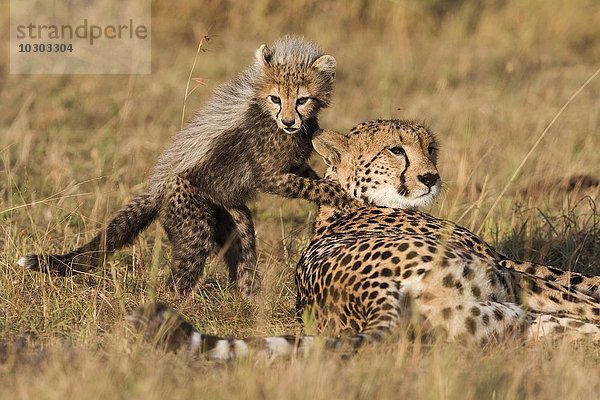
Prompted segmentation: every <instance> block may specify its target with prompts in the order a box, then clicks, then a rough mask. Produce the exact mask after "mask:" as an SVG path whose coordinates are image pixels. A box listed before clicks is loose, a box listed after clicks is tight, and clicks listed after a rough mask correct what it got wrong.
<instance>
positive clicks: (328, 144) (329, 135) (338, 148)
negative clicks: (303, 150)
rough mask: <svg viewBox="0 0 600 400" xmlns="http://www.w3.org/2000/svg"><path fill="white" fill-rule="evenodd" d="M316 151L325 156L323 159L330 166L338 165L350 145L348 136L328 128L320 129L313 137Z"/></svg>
mask: <svg viewBox="0 0 600 400" xmlns="http://www.w3.org/2000/svg"><path fill="white" fill-rule="evenodd" d="M312 144H313V147H314V148H315V151H316V152H317V153H319V155H320V156H321V157H323V161H325V164H327V165H328V166H330V167H337V166H338V165H339V163H340V160H341V158H342V156H341V155H342V154H344V153H346V152H347V151H348V150H349V148H350V146H349V144H348V138H347V137H346V136H344V135H343V134H341V133H338V132H335V131H330V130H327V129H320V130H318V131H317V132H316V133H315V135H314V136H313V139H312Z"/></svg>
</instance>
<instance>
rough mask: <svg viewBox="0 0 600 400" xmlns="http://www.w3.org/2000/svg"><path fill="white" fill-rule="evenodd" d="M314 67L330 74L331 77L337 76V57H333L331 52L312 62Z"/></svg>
mask: <svg viewBox="0 0 600 400" xmlns="http://www.w3.org/2000/svg"><path fill="white" fill-rule="evenodd" d="M312 67H313V68H314V69H316V70H317V71H319V72H323V73H325V74H328V75H329V76H331V79H334V78H335V67H336V61H335V58H333V56H330V55H329V54H325V55H324V56H321V57H319V58H317V59H316V60H315V61H314V62H313V63H312Z"/></svg>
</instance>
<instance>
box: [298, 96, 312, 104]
mask: <svg viewBox="0 0 600 400" xmlns="http://www.w3.org/2000/svg"><path fill="white" fill-rule="evenodd" d="M309 99H310V98H309V97H299V98H298V100H296V104H297V105H299V106H301V105H302V104H306V103H307V102H308V100H309Z"/></svg>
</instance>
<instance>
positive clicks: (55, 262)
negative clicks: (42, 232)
mask: <svg viewBox="0 0 600 400" xmlns="http://www.w3.org/2000/svg"><path fill="white" fill-rule="evenodd" d="M161 202H162V200H161V197H160V196H156V195H151V194H149V193H144V194H142V195H140V196H138V197H136V198H134V199H133V200H131V201H130V202H129V204H127V205H126V206H125V207H123V208H122V209H120V210H119V211H117V213H116V214H115V216H114V217H113V218H112V219H111V221H110V222H109V223H108V226H107V227H106V229H104V230H103V231H102V232H100V233H98V234H97V235H96V236H95V237H94V238H93V239H92V240H91V241H90V242H89V243H86V244H84V245H83V246H81V247H79V248H78V249H75V250H73V251H72V252H70V253H67V254H48V255H35V254H34V255H28V256H24V257H21V258H19V260H18V261H17V264H18V265H20V266H21V267H25V268H30V269H33V270H36V271H42V272H49V273H52V274H54V275H59V276H65V275H72V274H77V273H79V272H85V271H88V270H90V269H91V268H94V267H97V266H98V265H99V264H100V263H101V262H102V261H103V258H104V257H105V256H106V255H107V254H110V253H112V252H114V251H115V250H117V249H120V248H121V247H123V246H126V245H128V244H131V243H132V242H133V240H134V239H135V238H136V236H137V235H138V234H139V233H140V232H141V231H142V230H144V229H145V228H146V227H147V226H148V225H150V223H151V222H152V221H153V220H154V219H155V218H156V217H157V215H158V213H159V211H160V206H161Z"/></svg>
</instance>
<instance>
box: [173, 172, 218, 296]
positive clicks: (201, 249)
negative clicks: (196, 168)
mask: <svg viewBox="0 0 600 400" xmlns="http://www.w3.org/2000/svg"><path fill="white" fill-rule="evenodd" d="M214 214H215V207H214V205H213V204H212V203H211V202H209V201H208V200H206V199H204V198H203V197H202V196H201V195H200V193H199V191H198V190H197V189H196V188H195V187H193V186H192V185H190V183H189V182H188V181H187V180H185V179H182V178H180V177H178V178H177V179H176V180H175V182H174V184H173V187H172V191H171V194H170V195H169V197H168V198H167V199H166V204H165V210H164V214H163V219H162V224H163V227H164V229H165V231H166V232H167V236H168V238H169V241H170V242H171V244H172V258H173V261H172V264H171V274H170V276H169V277H168V278H167V286H168V287H169V288H170V289H171V290H174V291H176V292H178V293H179V294H182V295H184V294H187V293H189V292H190V291H191V290H192V289H193V287H194V285H195V284H196V282H197V281H198V278H200V276H201V275H202V271H203V270H204V263H205V262H206V258H207V257H208V256H209V255H210V253H211V251H212V250H213V249H214V247H215V245H214V231H215V215H214Z"/></svg>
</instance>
